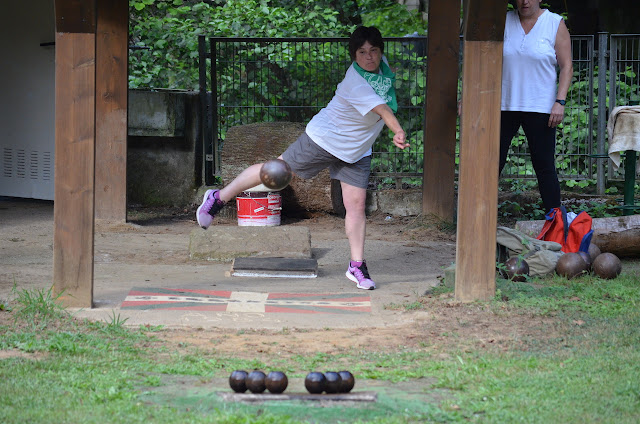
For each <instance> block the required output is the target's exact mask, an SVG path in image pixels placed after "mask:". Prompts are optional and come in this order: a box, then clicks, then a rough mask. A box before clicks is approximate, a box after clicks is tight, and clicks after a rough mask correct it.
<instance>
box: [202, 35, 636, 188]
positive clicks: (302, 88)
mask: <svg viewBox="0 0 640 424" xmlns="http://www.w3.org/2000/svg"><path fill="white" fill-rule="evenodd" d="M347 43H348V39H347V38H226V37H210V38H209V37H204V36H201V37H200V39H199V45H200V92H201V106H202V116H206V117H207V119H203V120H202V121H203V124H204V125H203V128H202V134H203V136H204V141H203V146H204V150H205V155H204V168H205V179H206V182H207V183H209V184H210V183H211V182H212V180H213V177H214V176H216V175H219V172H220V151H221V148H222V144H223V143H224V140H225V136H226V133H227V130H228V129H229V128H231V127H233V126H236V125H244V124H251V123H256V122H271V121H292V122H308V120H309V119H311V117H312V116H313V115H314V114H316V113H317V112H318V111H319V110H320V109H321V108H323V107H324V106H326V105H327V103H328V102H329V101H330V100H331V98H332V97H333V94H334V91H335V88H336V85H337V84H338V83H339V82H340V81H341V80H342V78H343V77H344V73H345V71H346V69H347V68H348V66H349V64H350V62H351V61H350V59H349V54H348V49H347ZM426 43H427V38H426V37H402V38H385V56H386V57H387V58H388V59H389V62H390V64H391V66H392V67H397V69H398V71H397V87H396V89H397V94H398V103H399V104H398V113H397V117H398V120H399V121H400V123H401V124H402V126H403V128H404V129H405V130H406V131H407V135H408V139H409V142H410V143H411V145H412V148H411V149H410V151H408V152H405V151H400V150H398V149H396V148H395V147H394V146H393V143H392V142H391V134H389V132H388V130H386V129H385V130H384V131H383V133H382V134H381V135H380V137H379V138H378V140H377V141H376V143H375V144H374V148H373V165H372V179H371V181H372V186H373V187H380V186H385V185H393V186H395V187H406V186H420V185H421V184H422V179H421V178H422V172H423V154H424V146H423V126H424V109H425V108H424V105H425V84H426V60H427V59H426ZM596 43H597V44H596ZM571 44H572V54H573V66H574V77H573V81H572V84H571V88H570V91H569V94H568V97H567V107H566V109H565V112H566V119H565V121H564V122H563V124H561V125H560V126H559V127H558V133H557V167H558V174H559V177H560V178H561V179H563V180H585V179H597V182H598V191H599V192H603V190H604V186H605V184H606V179H622V178H624V176H623V175H621V174H620V173H616V174H615V175H614V174H613V173H612V171H611V170H610V167H609V165H608V164H609V161H608V159H607V155H606V120H607V117H608V111H609V110H610V109H611V108H612V107H613V106H615V105H627V104H630V103H632V102H634V101H637V100H640V91H639V90H640V88H639V87H640V69H639V66H640V53H639V50H640V34H633V35H609V34H606V33H602V34H598V36H597V37H595V36H572V37H571ZM607 58H608V60H607ZM602 69H605V70H606V72H600V71H601V70H602ZM609 75H611V76H613V77H612V78H609ZM600 87H604V88H605V89H604V90H599V88H600ZM611 99H612V100H611ZM602 104H606V105H607V106H608V107H606V108H600V107H599V105H602ZM501 177H502V178H519V179H527V178H534V177H535V174H534V172H533V167H532V165H531V161H530V159H529V154H528V149H527V143H526V138H525V137H524V133H522V132H520V133H519V134H518V135H517V136H516V138H515V139H514V141H513V143H512V148H511V151H510V153H509V160H508V162H507V165H506V166H505V169H504V171H503V173H502V175H501Z"/></svg>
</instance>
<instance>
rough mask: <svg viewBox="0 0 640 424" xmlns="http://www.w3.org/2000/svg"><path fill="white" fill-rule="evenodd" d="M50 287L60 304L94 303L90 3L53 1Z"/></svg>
mask: <svg viewBox="0 0 640 424" xmlns="http://www.w3.org/2000/svg"><path fill="white" fill-rule="evenodd" d="M55 13H56V77H55V81H56V89H55V93H56V94H55V95H56V101H55V107H56V118H55V189H54V218H53V220H54V236H53V288H54V290H53V291H54V294H55V295H61V297H60V298H61V300H62V302H63V304H64V305H65V306H71V307H91V306H92V303H93V235H94V212H93V209H94V167H95V159H94V158H95V5H94V3H93V2H91V1H88V2H84V1H80V0H56V2H55Z"/></svg>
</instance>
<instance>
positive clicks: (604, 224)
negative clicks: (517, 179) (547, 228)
mask: <svg viewBox="0 0 640 424" xmlns="http://www.w3.org/2000/svg"><path fill="white" fill-rule="evenodd" d="M544 222H545V221H544V220H539V221H518V222H517V223H516V226H515V228H516V230H518V231H520V232H522V233H524V234H526V235H529V236H531V237H536V236H537V235H538V234H540V231H541V230H542V226H543V225H544ZM591 228H592V229H593V237H592V238H591V242H592V243H593V244H595V245H597V246H598V247H599V248H600V250H601V251H602V252H610V253H613V254H614V255H616V256H618V257H621V258H622V257H627V258H629V257H640V215H628V216H619V217H608V218H593V221H592V223H591Z"/></svg>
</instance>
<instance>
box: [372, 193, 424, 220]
mask: <svg viewBox="0 0 640 424" xmlns="http://www.w3.org/2000/svg"><path fill="white" fill-rule="evenodd" d="M377 204H378V207H377V210H378V211H380V212H382V213H386V214H389V215H395V216H414V215H420V214H421V213H422V190H418V189H414V190H381V191H379V192H378V193H377Z"/></svg>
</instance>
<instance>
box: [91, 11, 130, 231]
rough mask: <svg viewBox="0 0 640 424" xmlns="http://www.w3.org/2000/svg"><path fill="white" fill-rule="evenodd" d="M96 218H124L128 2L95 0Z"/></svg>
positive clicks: (125, 200)
mask: <svg viewBox="0 0 640 424" xmlns="http://www.w3.org/2000/svg"><path fill="white" fill-rule="evenodd" d="M96 8H97V27H96V196H95V202H96V206H95V214H96V219H104V220H109V221H121V222H124V221H126V219H127V94H128V90H127V86H128V81H127V61H128V53H129V49H128V33H129V26H128V24H129V2H128V1H127V0H97V4H96Z"/></svg>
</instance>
